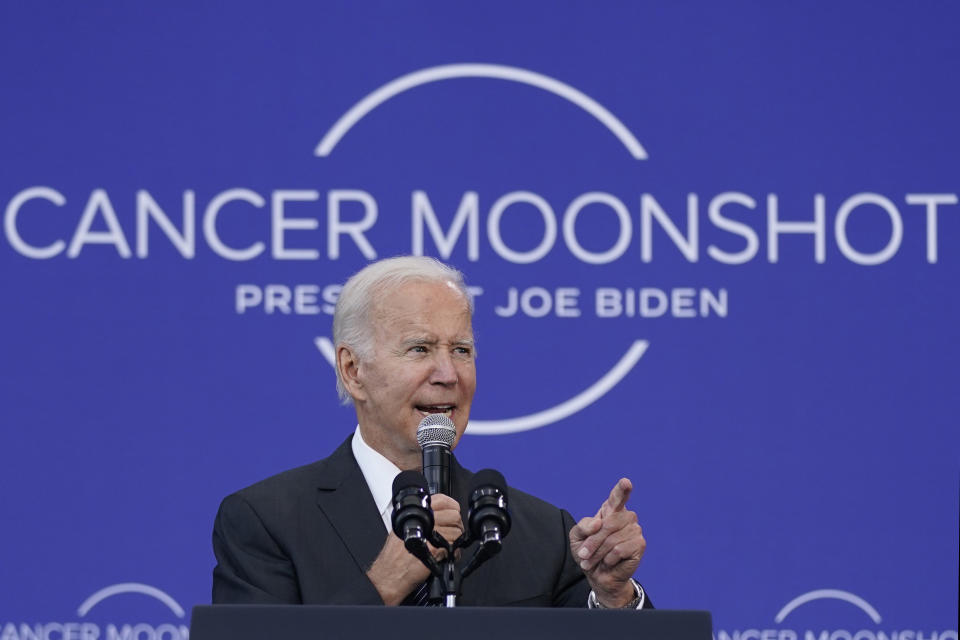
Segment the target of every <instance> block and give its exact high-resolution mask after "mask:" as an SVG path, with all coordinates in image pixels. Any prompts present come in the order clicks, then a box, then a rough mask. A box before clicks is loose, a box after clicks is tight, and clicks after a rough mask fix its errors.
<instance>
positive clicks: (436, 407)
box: [416, 404, 457, 418]
mask: <svg viewBox="0 0 960 640" xmlns="http://www.w3.org/2000/svg"><path fill="white" fill-rule="evenodd" d="M456 408H457V407H456V405H452V404H418V405H417V406H416V410H417V411H419V412H420V413H421V414H422V415H423V416H429V415H430V414H433V413H442V414H443V415H445V416H447V417H448V418H449V417H450V416H451V415H453V410H454V409H456Z"/></svg>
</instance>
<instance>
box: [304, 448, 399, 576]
mask: <svg viewBox="0 0 960 640" xmlns="http://www.w3.org/2000/svg"><path fill="white" fill-rule="evenodd" d="M352 437H353V436H352V435H351V436H350V438H352ZM350 438H347V440H346V442H344V443H343V444H342V445H340V446H339V447H338V448H337V450H336V451H334V452H333V454H332V455H331V456H330V457H329V458H327V460H326V462H327V464H325V465H324V467H323V469H322V470H321V473H320V474H319V478H318V482H317V488H318V497H317V506H318V507H319V508H320V509H321V510H322V511H323V513H324V515H325V516H326V517H327V519H328V520H329V521H330V524H331V525H332V526H333V528H334V530H335V531H336V532H337V535H338V536H339V537H340V540H341V541H342V542H343V544H344V546H345V547H346V548H347V550H348V551H349V552H350V555H351V556H353V560H354V562H356V564H357V567H358V568H359V569H360V571H361V572H364V573H365V572H366V571H367V569H368V568H369V567H370V565H371V564H373V561H374V560H375V559H376V558H377V554H379V553H380V550H381V549H382V548H383V543H384V540H386V535H387V534H386V531H385V530H384V528H383V520H381V519H380V512H379V511H378V510H377V506H376V504H374V502H373V496H372V495H371V493H370V489H369V488H368V487H367V481H366V480H365V479H364V477H363V473H362V472H361V471H360V467H359V466H358V465H357V461H356V460H355V459H354V457H353V451H352V450H351V448H350Z"/></svg>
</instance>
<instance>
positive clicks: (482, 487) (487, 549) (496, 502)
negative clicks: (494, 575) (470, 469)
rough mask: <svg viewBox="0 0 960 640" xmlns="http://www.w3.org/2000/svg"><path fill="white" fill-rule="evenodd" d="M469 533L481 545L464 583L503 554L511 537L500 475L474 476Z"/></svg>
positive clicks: (484, 472) (490, 472)
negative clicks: (481, 566) (501, 551)
mask: <svg viewBox="0 0 960 640" xmlns="http://www.w3.org/2000/svg"><path fill="white" fill-rule="evenodd" d="M467 530H468V531H469V532H470V537H471V538H473V539H474V540H478V541H479V542H480V544H479V546H478V547H477V549H476V551H474V552H473V557H472V558H470V561H469V562H468V563H467V565H466V566H465V567H464V568H463V570H462V571H461V572H460V577H461V579H465V578H466V577H467V576H469V575H470V574H471V573H473V572H474V570H476V568H477V567H479V566H480V565H481V564H483V563H484V562H486V561H487V560H489V559H490V558H492V557H493V556H495V555H497V554H498V553H500V549H501V548H502V547H503V539H504V538H505V537H507V534H508V533H510V512H509V511H508V510H507V483H506V481H505V480H504V479H503V476H502V475H500V472H499V471H494V470H493V469H484V470H482V471H478V472H477V473H476V475H474V476H473V482H471V484H470V511H469V512H468V513H467Z"/></svg>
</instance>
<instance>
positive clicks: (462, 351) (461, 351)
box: [454, 347, 473, 356]
mask: <svg viewBox="0 0 960 640" xmlns="http://www.w3.org/2000/svg"><path fill="white" fill-rule="evenodd" d="M454 352H455V353H456V354H458V355H461V356H469V355H471V354H473V350H472V349H471V348H470V347H456V348H455V349H454Z"/></svg>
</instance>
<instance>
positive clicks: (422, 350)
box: [410, 344, 427, 353]
mask: <svg viewBox="0 0 960 640" xmlns="http://www.w3.org/2000/svg"><path fill="white" fill-rule="evenodd" d="M410 352H411V353H426V352H427V347H426V346H424V345H422V344H417V345H414V346H412V347H410Z"/></svg>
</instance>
